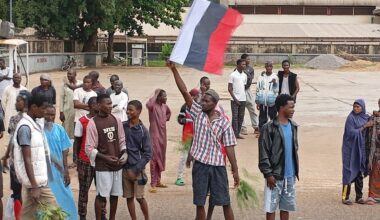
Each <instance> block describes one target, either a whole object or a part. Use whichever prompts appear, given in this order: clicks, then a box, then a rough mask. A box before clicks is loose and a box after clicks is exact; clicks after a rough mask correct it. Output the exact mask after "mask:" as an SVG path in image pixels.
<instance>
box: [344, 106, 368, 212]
mask: <svg viewBox="0 0 380 220" xmlns="http://www.w3.org/2000/svg"><path fill="white" fill-rule="evenodd" d="M372 126H373V121H372V120H370V116H369V115H368V114H367V112H366V108H365V101H364V100H363V99H357V100H355V102H354V104H353V109H352V111H351V113H350V114H349V115H348V117H347V119H346V124H345V127H344V134H343V145H342V162H343V177H342V182H343V190H342V203H343V204H345V205H352V202H351V200H350V194H351V183H353V182H354V183H355V192H356V198H355V202H356V203H359V204H365V200H364V199H363V178H364V176H367V175H368V164H367V156H366V146H365V142H366V138H367V129H368V128H369V127H372Z"/></svg>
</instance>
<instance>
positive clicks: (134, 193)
mask: <svg viewBox="0 0 380 220" xmlns="http://www.w3.org/2000/svg"><path fill="white" fill-rule="evenodd" d="M142 172H144V173H145V170H143V171H142ZM142 172H140V173H139V175H137V180H136V181H131V180H129V179H128V175H127V170H126V169H123V197H124V198H127V199H129V198H133V197H136V198H137V199H142V198H144V195H145V193H144V191H145V185H139V184H138V180H141V179H142V175H141V173H142Z"/></svg>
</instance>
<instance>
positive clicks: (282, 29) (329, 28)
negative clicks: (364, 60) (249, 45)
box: [144, 23, 380, 39]
mask: <svg viewBox="0 0 380 220" xmlns="http://www.w3.org/2000/svg"><path fill="white" fill-rule="evenodd" d="M144 32H145V34H146V35H148V36H156V37H164V36H168V37H173V36H178V34H179V29H173V28H171V27H169V26H166V25H161V26H160V27H159V28H158V29H156V28H154V27H152V26H150V25H144ZM233 37H244V38H362V39H364V38H378V39H380V24H256V23H243V24H242V25H240V26H239V27H238V29H237V30H236V31H235V32H234V34H233Z"/></svg>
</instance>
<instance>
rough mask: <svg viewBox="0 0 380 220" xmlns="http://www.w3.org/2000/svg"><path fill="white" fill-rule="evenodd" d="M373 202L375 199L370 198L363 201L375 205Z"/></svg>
mask: <svg viewBox="0 0 380 220" xmlns="http://www.w3.org/2000/svg"><path fill="white" fill-rule="evenodd" d="M375 203H376V202H375V200H374V199H372V198H368V199H367V201H366V202H365V204H367V205H375Z"/></svg>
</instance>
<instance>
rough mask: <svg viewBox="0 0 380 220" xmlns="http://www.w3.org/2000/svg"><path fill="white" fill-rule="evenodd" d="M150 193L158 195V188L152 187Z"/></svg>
mask: <svg viewBox="0 0 380 220" xmlns="http://www.w3.org/2000/svg"><path fill="white" fill-rule="evenodd" d="M149 192H150V193H157V189H156V187H152V188H150V189H149Z"/></svg>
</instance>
